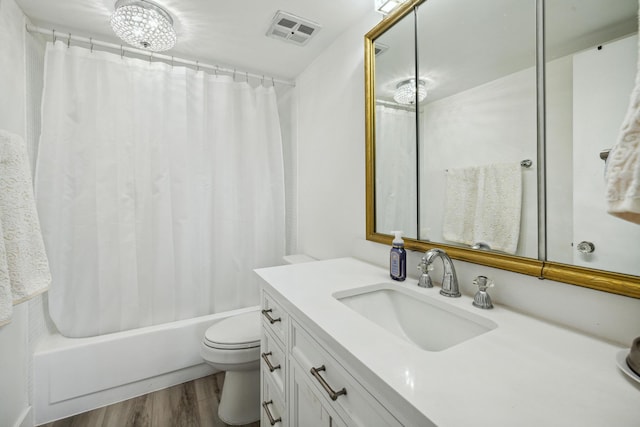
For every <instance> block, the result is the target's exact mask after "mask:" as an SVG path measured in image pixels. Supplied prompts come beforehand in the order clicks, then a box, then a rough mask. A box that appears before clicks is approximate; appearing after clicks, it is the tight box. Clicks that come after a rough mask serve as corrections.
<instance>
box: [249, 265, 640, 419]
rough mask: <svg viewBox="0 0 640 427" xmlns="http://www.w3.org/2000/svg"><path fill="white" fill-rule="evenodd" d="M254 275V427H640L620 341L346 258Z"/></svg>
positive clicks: (637, 387) (635, 391) (638, 391)
mask: <svg viewBox="0 0 640 427" xmlns="http://www.w3.org/2000/svg"><path fill="white" fill-rule="evenodd" d="M256 272H257V273H258V275H259V276H260V277H261V278H262V279H263V280H262V285H263V286H262V310H263V316H262V317H263V319H262V325H263V327H262V348H261V354H262V358H261V387H262V389H261V393H262V396H261V398H262V406H263V411H262V420H261V422H262V425H263V426H269V425H278V426H291V427H296V426H305V427H307V426H399V425H405V426H464V425H476V426H509V427H511V426H514V425H518V426H541V425H562V426H569V425H580V426H603V425H615V426H630V427H631V426H637V425H638V422H640V421H639V420H640V404H638V402H639V401H640V384H639V383H638V382H636V381H635V380H633V379H631V378H629V377H628V376H626V375H625V374H623V373H622V372H621V371H620V370H619V369H618V367H617V366H616V357H617V356H618V355H619V354H620V353H621V352H623V351H625V348H624V347H622V346H617V345H614V344H611V343H608V342H605V341H601V340H598V339H596V338H593V337H589V336H586V335H583V334H580V333H577V332H574V331H571V330H568V329H565V328H563V327H560V326H557V325H553V324H549V323H546V322H544V321H541V320H537V319H533V318H530V317H527V316H524V315H522V314H519V313H516V312H513V311H510V310H508V309H506V308H504V307H501V306H499V305H498V306H496V307H495V308H494V309H493V310H480V309H477V308H475V307H473V306H472V298H470V297H468V296H462V297H461V298H446V297H443V296H441V295H439V293H438V291H439V288H438V287H436V288H431V289H423V288H419V287H418V286H417V285H416V281H415V280H412V279H407V280H406V281H405V282H403V283H391V280H390V279H389V277H388V272H387V271H386V270H385V269H382V268H379V267H376V266H373V265H370V264H367V263H364V262H362V261H359V260H356V259H352V258H341V259H335V260H327V261H318V262H311V263H305V264H294V265H287V266H280V267H271V268H263V269H259V270H256Z"/></svg>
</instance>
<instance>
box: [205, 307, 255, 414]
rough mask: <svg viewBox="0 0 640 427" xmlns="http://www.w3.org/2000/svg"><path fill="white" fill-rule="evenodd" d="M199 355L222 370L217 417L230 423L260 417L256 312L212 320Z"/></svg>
mask: <svg viewBox="0 0 640 427" xmlns="http://www.w3.org/2000/svg"><path fill="white" fill-rule="evenodd" d="M200 355H201V356H202V358H203V359H204V360H205V361H206V362H207V363H208V364H209V365H211V366H213V367H214V368H217V369H219V370H221V371H225V372H226V373H225V377H224V384H223V386H222V396H220V404H219V405H218V417H219V418H220V420H222V421H223V422H225V423H227V424H230V425H241V424H249V423H252V422H255V421H258V420H259V419H260V362H259V360H260V312H259V311H258V310H256V311H250V312H248V313H243V314H238V315H235V316H231V317H228V318H226V319H224V320H221V321H220V322H217V323H215V324H213V325H212V326H210V327H209V329H207V331H206V332H205V334H204V338H203V340H202V343H201V344H200Z"/></svg>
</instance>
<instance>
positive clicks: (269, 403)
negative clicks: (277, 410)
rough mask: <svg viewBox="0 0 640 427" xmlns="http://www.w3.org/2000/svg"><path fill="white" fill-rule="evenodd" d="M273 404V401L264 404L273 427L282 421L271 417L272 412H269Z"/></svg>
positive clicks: (279, 418)
mask: <svg viewBox="0 0 640 427" xmlns="http://www.w3.org/2000/svg"><path fill="white" fill-rule="evenodd" d="M272 404H273V400H270V401H268V402H267V401H265V402H262V407H263V408H264V412H266V413H267V417H268V418H269V424H271V425H272V426H273V425H275V424H276V423H279V422H280V421H282V417H278V418H276V419H274V418H273V415H271V411H270V410H269V405H272Z"/></svg>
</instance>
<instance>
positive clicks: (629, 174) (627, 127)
mask: <svg viewBox="0 0 640 427" xmlns="http://www.w3.org/2000/svg"><path fill="white" fill-rule="evenodd" d="M639 19H640V16H639ZM605 192H606V196H605V197H606V203H607V212H608V213H610V214H611V215H613V216H617V217H618V218H622V219H624V220H627V221H631V222H634V223H636V224H640V56H639V57H638V71H637V73H636V82H635V87H634V89H633V92H631V99H630V101H629V107H628V109H627V114H626V117H625V119H624V122H623V123H622V127H621V129H620V133H619V134H618V140H617V142H616V145H615V146H614V147H613V148H612V150H611V152H610V153H609V157H608V158H607V167H606V169H605Z"/></svg>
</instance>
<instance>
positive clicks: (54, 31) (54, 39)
mask: <svg viewBox="0 0 640 427" xmlns="http://www.w3.org/2000/svg"><path fill="white" fill-rule="evenodd" d="M52 32H53V34H52V36H51V40H52V41H53V44H56V29H55V28H54V29H53V30H52Z"/></svg>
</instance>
